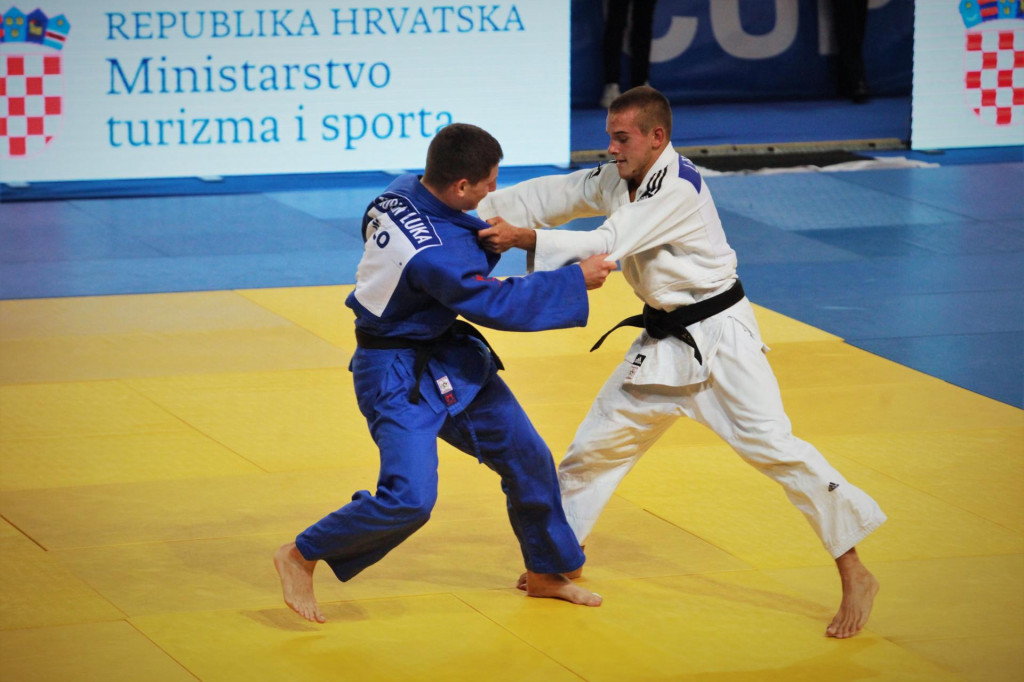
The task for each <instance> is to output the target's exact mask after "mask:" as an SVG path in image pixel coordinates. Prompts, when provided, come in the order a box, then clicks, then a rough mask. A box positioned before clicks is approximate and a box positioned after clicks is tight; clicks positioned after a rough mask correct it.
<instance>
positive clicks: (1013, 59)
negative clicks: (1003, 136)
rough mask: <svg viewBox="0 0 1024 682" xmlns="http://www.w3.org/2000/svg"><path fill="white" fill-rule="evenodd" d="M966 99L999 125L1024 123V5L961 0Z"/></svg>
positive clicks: (1008, 0)
mask: <svg viewBox="0 0 1024 682" xmlns="http://www.w3.org/2000/svg"><path fill="white" fill-rule="evenodd" d="M960 16H961V17H962V18H963V21H964V26H966V27H967V32H966V35H965V38H964V50H965V51H964V97H965V98H966V100H967V106H969V107H970V108H971V110H972V111H974V113H975V114H976V115H977V116H978V118H980V119H981V120H982V121H984V122H985V123H989V124H991V125H994V126H1000V127H1003V126H1010V125H1018V124H1020V123H1022V122H1024V0H961V1H960Z"/></svg>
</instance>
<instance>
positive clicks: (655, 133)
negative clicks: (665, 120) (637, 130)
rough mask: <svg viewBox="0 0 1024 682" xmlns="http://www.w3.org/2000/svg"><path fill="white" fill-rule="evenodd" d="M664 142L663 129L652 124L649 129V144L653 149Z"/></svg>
mask: <svg viewBox="0 0 1024 682" xmlns="http://www.w3.org/2000/svg"><path fill="white" fill-rule="evenodd" d="M664 142H665V129H664V128H662V127H661V126H654V128H653V129H652V130H651V146H652V147H653V148H655V149H657V148H658V147H660V146H661V145H662V144H663V143H664Z"/></svg>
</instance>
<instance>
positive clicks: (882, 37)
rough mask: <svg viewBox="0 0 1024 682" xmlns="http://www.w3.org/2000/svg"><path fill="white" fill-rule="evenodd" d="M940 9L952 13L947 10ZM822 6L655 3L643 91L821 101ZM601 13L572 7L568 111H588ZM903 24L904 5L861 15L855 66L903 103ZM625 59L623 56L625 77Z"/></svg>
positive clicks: (825, 85)
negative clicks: (860, 53) (863, 26)
mask: <svg viewBox="0 0 1024 682" xmlns="http://www.w3.org/2000/svg"><path fill="white" fill-rule="evenodd" d="M851 1H855V0H851ZM879 1H880V0H876V1H875V2H873V3H872V4H875V5H878V4H879ZM935 1H939V0H935ZM946 1H948V2H949V3H950V10H951V11H956V2H955V1H954V0H946ZM712 4H714V5H715V11H714V12H713V11H712V7H711V6H712ZM827 5H828V3H827V1H826V0H658V4H657V6H656V9H655V16H654V39H655V44H654V47H653V49H652V53H653V58H652V64H651V79H650V81H651V85H652V86H654V87H656V88H658V89H659V90H661V91H662V92H664V93H665V94H666V95H667V96H668V97H669V99H671V100H672V101H673V102H674V103H684V102H693V103H698V102H722V101H743V100H769V99H777V100H786V99H807V98H821V97H831V96H833V95H834V91H835V88H834V85H833V78H832V65H833V61H834V57H832V56H831V55H829V54H823V53H822V52H823V51H824V50H825V49H826V48H827V45H824V46H823V40H824V41H825V42H826V43H828V42H830V41H829V37H828V36H822V35H821V34H822V31H821V30H819V11H824V12H825V14H824V16H827V13H828V10H827ZM602 7H603V3H602V2H601V0H573V2H572V104H573V106H574V107H588V106H595V105H596V102H597V100H598V99H599V98H600V96H601V91H602V89H603V82H604V76H603V74H602V73H601V71H602V69H601V35H602V30H603V26H604V17H603V10H602ZM913 19H914V3H913V0H888V2H885V3H884V4H881V5H880V6H878V7H876V8H874V9H872V10H871V11H870V12H869V14H868V26H867V40H866V44H865V46H864V57H865V64H866V68H867V77H868V82H869V84H870V86H871V90H872V91H873V92H874V93H875V94H877V95H909V94H910V85H911V70H912V61H913V24H914V22H913ZM737 20H738V23H737ZM673 23H674V25H675V31H673V30H672V27H673ZM826 25H827V24H826ZM691 36H692V40H691V39H690V37H691ZM684 48H685V49H684ZM750 50H753V51H754V52H755V53H758V54H750V53H749V51H750ZM668 57H671V58H668ZM659 58H660V59H664V61H658V60H659ZM627 60H628V56H627V55H626V54H624V55H623V65H624V70H623V74H624V76H625V77H628V69H626V68H625V67H626V64H627ZM626 85H628V84H627V83H623V86H624V87H625V86H626Z"/></svg>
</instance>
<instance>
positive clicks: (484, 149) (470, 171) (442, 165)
mask: <svg viewBox="0 0 1024 682" xmlns="http://www.w3.org/2000/svg"><path fill="white" fill-rule="evenodd" d="M503 156H504V154H503V153H502V151H501V145H500V144H498V141H497V140H495V139H494V137H493V136H492V135H491V134H490V133H489V132H487V131H486V130H484V129H483V128H478V127H477V126H475V125H471V124H469V123H450V124H449V125H446V126H445V127H444V128H441V130H439V131H438V133H437V135H435V136H434V139H433V140H431V141H430V147H429V148H428V149H427V167H426V168H425V169H424V171H423V182H425V183H427V184H428V185H431V186H433V187H447V186H448V185H450V184H452V183H453V182H458V181H459V180H462V179H463V178H465V179H466V180H468V181H469V182H472V183H476V182H480V181H481V180H483V179H485V178H486V177H487V176H488V175H490V174H491V171H492V170H494V167H495V166H497V165H498V162H499V161H501V159H502V157H503Z"/></svg>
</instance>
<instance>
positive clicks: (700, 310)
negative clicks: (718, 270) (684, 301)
mask: <svg viewBox="0 0 1024 682" xmlns="http://www.w3.org/2000/svg"><path fill="white" fill-rule="evenodd" d="M744 296H745V294H744V293H743V285H742V284H740V281H739V280H736V283H735V284H733V285H732V286H731V287H729V289H728V290H726V291H723V292H722V293H720V294H718V295H717V296H712V297H711V298H705V299H704V300H703V301H697V302H696V303H693V304H691V305H684V306H681V307H679V308H676V309H675V310H673V311H672V312H665V311H664V310H658V309H657V308H652V307H651V306H649V305H646V304H645V305H644V312H643V314H641V315H633V316H632V317H627V318H626V319H624V320H623V321H622V322H619V323H618V324H617V325H615V326H614V327H612V328H611V329H609V330H608V331H606V332H605V333H604V336H602V337H601V338H600V339H598V340H597V343H595V344H594V347H593V348H591V349H590V352H594V351H595V350H597V349H598V348H600V347H601V344H602V343H604V340H605V339H606V338H608V335H609V334H611V333H612V332H613V331H615V330H616V329H618V328H619V327H642V328H643V329H645V330H647V333H648V334H650V335H651V338H654V339H664V338H666V337H668V336H674V337H676V338H677V339H679V340H680V341H682V342H683V343H685V344H686V345H687V346H689V347H690V348H692V349H693V357H694V358H696V359H697V363H698V364H701V365H703V364H704V358H703V357H702V356H701V354H700V349H699V348H697V342H696V341H694V340H693V336H692V335H691V334H690V332H688V331H686V328H687V327H689V326H690V325H691V324H694V323H696V322H700V321H701V320H706V319H707V318H709V317H712V316H713V315H717V314H718V313H720V312H722V311H724V310H728V309H729V308H731V307H732V306H734V305H736V304H737V303H739V302H740V301H741V300H743V297H744Z"/></svg>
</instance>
